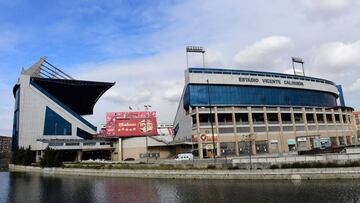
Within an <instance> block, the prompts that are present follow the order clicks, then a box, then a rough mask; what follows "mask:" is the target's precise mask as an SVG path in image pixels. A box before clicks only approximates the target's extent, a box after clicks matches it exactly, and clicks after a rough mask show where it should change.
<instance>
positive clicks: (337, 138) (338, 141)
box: [336, 136, 340, 146]
mask: <svg viewBox="0 0 360 203" xmlns="http://www.w3.org/2000/svg"><path fill="white" fill-rule="evenodd" d="M336 145H337V146H340V140H339V136H336Z"/></svg>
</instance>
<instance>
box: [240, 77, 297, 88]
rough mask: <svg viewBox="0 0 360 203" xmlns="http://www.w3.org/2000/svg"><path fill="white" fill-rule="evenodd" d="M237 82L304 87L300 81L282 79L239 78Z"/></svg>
mask: <svg viewBox="0 0 360 203" xmlns="http://www.w3.org/2000/svg"><path fill="white" fill-rule="evenodd" d="M239 82H241V83H259V84H278V85H282V84H284V85H295V86H304V83H303V82H300V81H293V80H284V79H267V78H263V79H260V78H253V77H239Z"/></svg>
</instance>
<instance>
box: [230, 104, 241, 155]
mask: <svg viewBox="0 0 360 203" xmlns="http://www.w3.org/2000/svg"><path fill="white" fill-rule="evenodd" d="M231 116H232V120H233V127H234V128H233V129H234V142H235V150H236V152H235V153H236V156H239V155H240V154H239V143H238V141H237V129H236V117H235V107H231Z"/></svg>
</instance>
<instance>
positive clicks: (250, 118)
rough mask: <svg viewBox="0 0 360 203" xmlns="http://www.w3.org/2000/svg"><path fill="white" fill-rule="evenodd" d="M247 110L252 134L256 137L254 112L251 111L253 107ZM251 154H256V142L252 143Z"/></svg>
mask: <svg viewBox="0 0 360 203" xmlns="http://www.w3.org/2000/svg"><path fill="white" fill-rule="evenodd" d="M247 109H248V118H249V126H250V134H253V135H254V122H253V118H252V110H251V107H247ZM251 154H256V148H255V141H252V142H251Z"/></svg>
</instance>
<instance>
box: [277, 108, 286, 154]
mask: <svg viewBox="0 0 360 203" xmlns="http://www.w3.org/2000/svg"><path fill="white" fill-rule="evenodd" d="M277 114H278V119H279V125H280V135H279V144H278V150H279V152H280V153H281V152H285V149H284V145H285V144H284V135H283V123H282V119H281V110H280V107H277Z"/></svg>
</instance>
